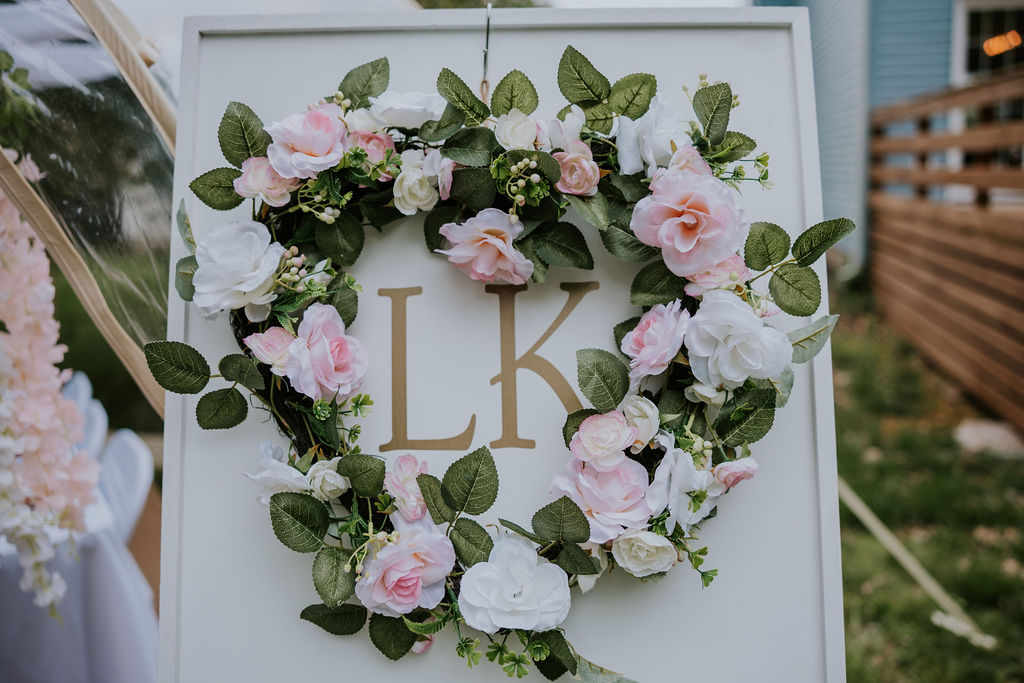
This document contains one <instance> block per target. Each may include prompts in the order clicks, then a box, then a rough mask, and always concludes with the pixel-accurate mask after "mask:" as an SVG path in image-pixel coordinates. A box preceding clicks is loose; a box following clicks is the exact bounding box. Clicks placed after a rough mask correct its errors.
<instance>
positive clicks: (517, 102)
mask: <svg viewBox="0 0 1024 683" xmlns="http://www.w3.org/2000/svg"><path fill="white" fill-rule="evenodd" d="M539 103H540V100H539V99H538V97H537V89H536V88H535V87H533V83H531V82H530V79H529V78H527V77H526V74H524V73H523V72H522V71H520V70H519V69H513V70H512V71H509V72H508V73H507V74H505V77H504V78H502V79H501V80H500V81H498V85H497V86H496V87H495V88H494V92H493V93H491V113H492V114H494V115H495V116H501V115H502V114H507V113H509V112H510V111H512V110H513V109H518V110H519V111H521V112H523V113H524V114H532V113H533V112H534V111H535V110H536V109H537V105H538V104H539Z"/></svg>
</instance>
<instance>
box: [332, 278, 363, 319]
mask: <svg viewBox="0 0 1024 683" xmlns="http://www.w3.org/2000/svg"><path fill="white" fill-rule="evenodd" d="M343 283H344V279H343V278H340V277H336V278H334V280H332V281H331V284H330V286H328V288H327V290H328V291H331V290H336V291H332V292H331V293H330V294H328V295H327V296H326V298H325V299H324V303H325V304H327V305H329V306H334V307H335V308H336V309H338V314H339V315H340V316H341V320H342V322H344V323H345V327H350V326H351V325H352V323H353V322H355V319H356V314H357V313H358V312H359V294H358V293H357V292H356V290H354V289H352V288H351V287H347V286H346V285H345V284H343Z"/></svg>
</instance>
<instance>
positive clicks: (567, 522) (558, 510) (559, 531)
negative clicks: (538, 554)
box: [531, 496, 590, 543]
mask: <svg viewBox="0 0 1024 683" xmlns="http://www.w3.org/2000/svg"><path fill="white" fill-rule="evenodd" d="M531 526H533V532H534V533H535V534H537V536H538V537H540V538H542V539H544V540H545V541H552V542H553V541H562V542H564V543H586V542H587V541H589V540H590V522H588V521H587V517H586V515H584V514H583V511H582V510H580V508H579V506H578V505H576V503H574V502H573V501H572V499H571V498H569V497H568V496H562V497H561V498H559V499H558V500H556V501H554V502H552V503H548V504H547V505H545V506H544V507H542V508H541V509H540V510H537V512H536V513H535V514H534V515H533V520H532V521H531Z"/></svg>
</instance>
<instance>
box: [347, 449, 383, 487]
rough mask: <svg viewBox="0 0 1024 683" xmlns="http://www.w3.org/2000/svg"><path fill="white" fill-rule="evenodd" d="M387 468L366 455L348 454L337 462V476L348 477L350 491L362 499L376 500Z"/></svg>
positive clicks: (381, 461)
mask: <svg viewBox="0 0 1024 683" xmlns="http://www.w3.org/2000/svg"><path fill="white" fill-rule="evenodd" d="M386 470H387V466H386V465H385V464H384V461H383V460H381V459H380V458H375V457H373V456H372V455H367V454H366V453H349V454H348V455H346V456H345V457H343V458H342V459H341V460H340V461H339V462H338V474H340V475H342V476H343V477H348V479H349V481H350V482H351V483H352V490H353V491H355V493H356V495H357V496H362V497H363V498H376V497H377V495H378V494H380V492H381V491H383V490H384V473H385V472H386Z"/></svg>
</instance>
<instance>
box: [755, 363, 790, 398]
mask: <svg viewBox="0 0 1024 683" xmlns="http://www.w3.org/2000/svg"><path fill="white" fill-rule="evenodd" d="M795 381H796V375H794V374H793V368H789V367H787V368H786V369H785V370H783V371H782V374H781V375H779V376H778V377H770V378H768V379H762V380H759V381H758V382H757V386H758V388H760V389H771V390H772V391H774V392H775V407H776V408H781V407H782V406H784V405H786V401H788V400H789V396H790V394H792V393H793V382H795Z"/></svg>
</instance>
